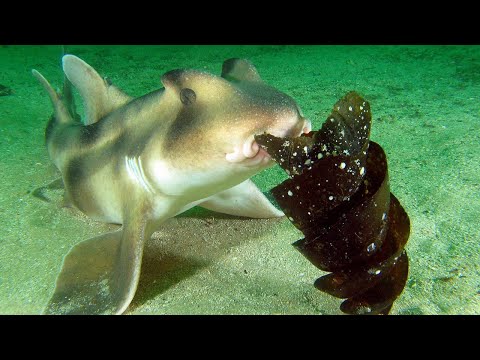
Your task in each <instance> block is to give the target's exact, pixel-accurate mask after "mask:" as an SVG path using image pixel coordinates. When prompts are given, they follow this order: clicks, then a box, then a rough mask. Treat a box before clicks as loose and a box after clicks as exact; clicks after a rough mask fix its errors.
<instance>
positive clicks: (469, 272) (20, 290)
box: [0, 46, 480, 314]
mask: <svg viewBox="0 0 480 360" xmlns="http://www.w3.org/2000/svg"><path fill="white" fill-rule="evenodd" d="M68 51H69V52H70V53H73V54H75V55H77V56H79V57H80V58H82V59H84V60H85V61H86V62H88V63H89V64H91V65H92V66H93V67H94V68H95V69H96V70H97V71H98V72H99V73H100V74H101V75H102V76H108V77H109V78H110V79H111V80H112V82H113V83H114V84H116V85H117V86H118V87H120V88H121V89H123V90H124V91H125V92H127V93H128V94H130V95H132V96H140V95H143V94H145V93H147V92H150V91H152V90H155V89H157V88H159V87H161V84H160V76H161V75H162V74H163V73H165V72H166V71H169V70H172V69H175V68H195V69H201V70H206V71H209V72H212V73H216V74H219V73H220V71H221V66H222V63H223V60H225V59H227V58H231V57H240V58H247V59H249V60H250V61H252V62H253V63H254V64H255V66H256V67H257V69H258V71H259V73H260V75H261V77H262V78H263V79H264V81H265V82H267V83H268V84H270V85H272V86H274V87H276V88H278V89H280V90H282V91H284V92H285V93H287V94H289V95H290V96H292V97H293V98H294V99H295V100H296V101H297V103H298V104H299V106H300V108H301V109H302V110H303V113H304V114H305V116H306V117H308V118H310V119H311V120H312V123H313V128H314V129H318V128H319V127H320V125H321V124H322V122H323V121H324V120H325V118H326V116H328V114H329V112H330V110H331V108H332V106H333V104H334V103H335V102H336V101H337V100H338V99H339V98H341V97H342V96H343V95H344V94H345V93H347V92H348V91H350V90H355V91H357V92H358V93H360V94H362V95H363V96H364V97H365V98H366V99H367V100H368V101H369V102H370V106H371V109H372V114H373V125H372V126H373V127H372V133H371V139H372V140H373V141H375V142H377V143H380V144H381V145H382V146H383V148H384V149H385V152H386V153H387V156H388V161H389V173H390V186H391V191H392V192H393V193H394V194H395V195H396V196H397V197H398V198H399V200H400V201H401V203H402V204H403V206H404V207H405V209H406V211H407V212H408V214H409V216H410V219H411V222H412V232H411V236H410V239H409V241H408V243H407V246H406V249H407V251H408V255H409V259H410V272H409V278H408V281H407V285H406V287H405V289H404V291H403V293H402V294H401V295H400V297H399V298H398V300H397V301H396V302H395V303H394V306H393V309H392V312H391V313H392V314H480V245H479V241H480V232H479V229H478V223H479V222H480V151H479V150H480V146H479V140H480V46H70V47H69V48H68ZM60 56H61V49H60V47H59V46H2V47H0V69H1V72H0V85H3V86H6V87H8V88H10V89H12V91H13V92H12V93H11V94H6V95H5V96H0V132H1V137H0V139H1V140H0V153H1V154H2V156H1V158H0V164H1V165H0V172H1V177H0V199H1V201H0V203H1V206H0V224H1V225H0V227H1V237H0V314H40V313H41V312H42V310H43V308H44V307H45V305H46V303H47V302H48V300H49V298H50V296H51V295H52V293H53V289H54V286H55V279H56V276H57V275H58V273H59V271H60V268H61V264H62V259H63V257H64V256H65V255H66V254H67V252H68V250H69V249H70V248H71V247H72V246H73V245H74V244H76V243H78V242H79V241H81V240H85V239H88V238H90V237H93V236H96V235H99V234H101V233H103V232H105V231H107V230H110V229H112V228H113V226H112V225H108V224H101V223H97V222H95V221H93V220H91V219H89V218H87V217H86V216H84V215H82V214H81V213H80V212H78V211H76V210H74V209H68V208H62V207H60V206H59V204H58V203H59V201H57V202H53V203H46V202H43V201H41V200H40V199H38V198H36V197H33V196H32V195H31V191H32V190H34V189H35V188H37V187H39V186H42V185H45V184H47V183H48V182H50V181H52V180H54V179H55V178H57V177H58V176H59V174H58V173H57V171H56V170H55V168H54V167H53V165H52V164H51V162H50V160H49V158H48V154H47V152H46V149H45V146H44V138H43V136H44V129H45V125H46V122H47V120H48V117H49V116H50V114H51V111H52V110H51V105H50V103H49V100H48V98H47V96H46V94H45V93H44V90H43V89H42V88H41V86H40V85H39V84H38V83H37V81H36V80H35V79H34V78H33V77H32V76H31V72H30V71H31V69H32V68H35V69H37V70H39V71H40V72H41V73H42V74H43V75H45V77H46V78H47V79H49V80H50V81H51V82H52V84H54V85H57V86H60V85H61V83H62V73H61V70H60ZM0 94H1V92H0ZM283 179H285V175H284V173H283V171H282V170H280V169H279V168H278V167H274V168H271V169H268V170H266V171H264V172H262V173H260V174H258V175H256V176H255V177H254V178H253V180H254V182H256V183H257V185H258V186H259V187H260V188H261V190H262V191H266V190H269V189H270V188H272V187H274V186H275V185H277V184H278V183H279V182H280V181H281V180H283ZM50 195H51V196H53V197H54V198H56V199H58V200H59V199H60V198H61V193H56V192H52V194H50ZM299 238H301V234H300V233H299V232H298V231H297V230H296V229H295V228H293V226H292V225H291V224H290V223H289V222H288V220H286V219H275V220H241V219H232V218H222V217H217V216H216V214H213V213H211V214H207V215H205V214H203V215H200V216H196V213H195V212H190V213H188V214H186V215H184V216H179V217H177V218H175V219H171V220H169V221H168V222H167V224H165V226H164V227H162V228H160V229H159V231H158V232H157V233H155V234H154V237H153V238H152V240H151V241H150V242H149V244H147V247H146V249H145V259H144V266H143V269H142V275H141V280H140V284H139V288H138V291H137V294H136V296H135V298H134V300H133V302H132V304H131V306H130V308H129V310H128V311H127V313H133V314H144V313H148V314H151V313H155V314H341V312H340V310H339V309H338V306H339V304H340V302H341V301H340V300H338V299H335V298H332V297H331V296H329V295H327V294H323V293H320V292H319V291H317V290H316V289H315V288H314V287H313V285H312V284H313V282H314V281H315V279H316V278H317V277H319V276H321V275H323V274H324V273H322V272H321V271H320V270H318V269H316V268H315V267H314V266H313V265H311V264H310V263H309V262H308V261H307V260H306V259H305V258H303V257H302V255H301V254H299V253H298V252H297V251H296V250H295V249H294V248H293V247H292V246H291V245H290V244H291V243H292V242H293V241H295V240H298V239H299Z"/></svg>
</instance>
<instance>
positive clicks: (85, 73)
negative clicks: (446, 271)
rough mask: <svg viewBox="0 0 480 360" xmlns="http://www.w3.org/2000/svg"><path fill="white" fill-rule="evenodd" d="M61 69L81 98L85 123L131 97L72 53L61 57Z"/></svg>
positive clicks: (91, 122)
mask: <svg viewBox="0 0 480 360" xmlns="http://www.w3.org/2000/svg"><path fill="white" fill-rule="evenodd" d="M62 63H63V71H64V72H65V75H66V76H67V78H68V80H70V82H71V83H72V84H73V86H75V87H76V88H77V90H78V92H79V93H80V96H81V97H82V99H83V105H84V108H85V120H84V123H85V125H90V124H93V123H95V122H97V121H98V120H100V119H101V118H103V117H104V116H105V115H107V114H109V113H110V112H112V111H114V110H115V109H117V108H119V107H121V106H122V105H125V104H126V103H127V102H129V101H130V100H131V99H132V98H131V97H130V96H128V95H127V94H125V93H124V92H122V91H121V90H120V89H118V88H117V87H116V86H114V85H112V84H111V83H110V82H109V81H108V80H106V79H103V78H102V77H101V76H100V75H99V74H98V73H97V72H96V71H95V69H93V68H92V67H91V66H90V65H88V64H87V63H86V62H85V61H83V60H82V59H80V58H78V57H76V56H74V55H65V56H63V58H62Z"/></svg>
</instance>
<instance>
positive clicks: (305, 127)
mask: <svg viewBox="0 0 480 360" xmlns="http://www.w3.org/2000/svg"><path fill="white" fill-rule="evenodd" d="M310 131H312V122H311V121H310V120H308V119H305V122H304V125H303V130H302V132H303V133H304V134H308V133H309V132H310Z"/></svg>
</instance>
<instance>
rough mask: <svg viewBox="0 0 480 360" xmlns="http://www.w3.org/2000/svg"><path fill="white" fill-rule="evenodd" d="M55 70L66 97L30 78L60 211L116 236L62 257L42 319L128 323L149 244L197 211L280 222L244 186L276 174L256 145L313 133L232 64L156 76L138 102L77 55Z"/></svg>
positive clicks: (290, 106) (248, 70)
mask: <svg viewBox="0 0 480 360" xmlns="http://www.w3.org/2000/svg"><path fill="white" fill-rule="evenodd" d="M62 68H63V73H64V85H63V90H62V91H59V90H55V89H54V88H53V87H52V85H51V84H50V83H49V82H48V80H46V79H45V77H44V76H43V75H42V74H40V72H38V71H37V70H35V69H33V70H32V74H33V76H34V77H35V78H36V79H38V81H39V82H40V84H41V85H42V86H43V88H44V89H45V90H46V92H47V93H48V95H49V98H50V100H51V103H52V105H53V109H54V111H53V115H52V116H51V117H50V120H49V121H48V125H47V127H46V130H45V142H46V147H47V150H48V154H49V157H50V159H51V160H52V162H53V163H54V165H55V166H56V168H57V169H58V170H59V171H60V173H61V179H59V180H60V181H61V182H62V183H63V187H64V190H65V194H64V200H65V201H66V202H67V203H68V204H71V205H73V206H75V207H76V208H78V209H79V210H80V211H81V212H83V213H84V214H86V215H87V216H89V217H91V218H93V219H95V220H98V221H103V222H108V223H114V224H120V225H121V226H120V227H119V229H118V230H115V231H112V232H108V233H105V234H102V235H100V236H97V237H94V238H91V239H87V240H84V241H81V242H79V243H77V244H76V245H75V246H74V247H73V248H72V249H71V250H70V251H69V252H68V253H67V255H66V256H65V258H64V260H63V264H62V268H61V270H60V273H59V275H58V277H57V280H56V285H55V290H54V292H53V295H52V297H51V298H50V300H49V302H48V304H47V305H46V307H45V309H44V312H43V313H44V314H122V313H124V312H125V311H126V309H127V308H128V306H129V304H130V302H131V301H132V299H133V297H134V295H135V292H136V289H137V286H138V281H139V276H140V271H141V263H142V256H143V250H144V246H145V242H146V241H148V239H149V238H150V237H151V235H152V234H153V232H155V231H156V230H158V229H159V227H160V226H161V225H162V223H163V222H164V221H165V220H167V219H168V218H171V217H174V216H176V215H177V214H180V213H182V212H184V211H186V210H188V209H190V208H192V207H194V206H201V207H203V208H206V209H209V210H213V211H216V212H220V213H225V214H229V215H234V216H241V217H250V218H273V217H281V216H284V213H283V212H282V211H280V210H279V209H277V208H276V207H275V206H274V205H273V204H272V203H271V202H270V201H269V200H268V198H267V197H266V196H265V195H264V194H263V193H262V192H261V191H260V189H259V188H258V187H257V186H256V185H255V184H254V182H253V181H252V180H251V179H250V178H251V177H252V176H253V175H255V174H257V173H258V172H260V171H262V170H264V169H266V168H268V167H270V166H273V165H274V161H273V160H272V158H271V156H270V155H268V153H267V152H266V151H265V150H263V149H262V148H261V147H260V146H259V145H258V144H257V142H256V141H255V138H254V136H255V135H258V134H263V133H265V132H268V133H269V134H272V135H274V136H277V137H285V136H291V137H297V136H300V135H301V134H303V133H308V132H310V131H311V122H310V121H309V120H308V119H307V118H305V117H304V116H303V114H302V112H301V110H300V108H299V106H298V104H297V103H296V102H295V100H294V99H293V98H292V97H290V96H288V95H287V94H285V93H283V92H282V91H280V90H277V89H276V88H274V87H272V86H270V85H267V84H266V83H265V82H264V81H263V80H262V79H261V78H260V75H259V73H258V71H257V69H256V68H255V66H254V65H253V64H252V63H251V62H250V61H248V60H245V59H239V58H232V59H228V60H226V61H225V62H224V63H223V66H222V71H221V75H220V76H218V75H214V74H211V73H209V72H206V71H200V70H195V69H175V70H171V71H168V72H166V73H165V74H163V75H162V76H161V83H162V85H163V86H162V87H160V88H159V89H157V90H154V91H152V92H149V93H147V94H146V95H143V96H140V97H136V98H133V97H131V96H129V95H128V94H127V93H125V92H124V91H122V90H120V89H119V88H118V87H117V86H115V85H114V84H112V82H111V81H110V80H109V79H108V78H106V77H105V78H104V77H102V76H100V75H99V73H98V72H97V71H96V70H95V69H94V68H92V67H91V66H90V65H89V64H87V63H86V62H85V61H83V60H82V59H80V58H79V57H77V56H75V55H72V54H66V55H63V57H62ZM73 89H76V91H77V92H78V94H79V96H80V97H81V99H82V101H83V109H84V116H83V119H81V118H80V116H79V115H78V114H77V112H76V109H75V103H74V96H73ZM179 241H181V239H179Z"/></svg>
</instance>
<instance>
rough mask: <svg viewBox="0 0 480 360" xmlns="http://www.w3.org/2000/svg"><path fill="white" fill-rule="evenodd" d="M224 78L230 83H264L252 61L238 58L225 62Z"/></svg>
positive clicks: (223, 67)
mask: <svg viewBox="0 0 480 360" xmlns="http://www.w3.org/2000/svg"><path fill="white" fill-rule="evenodd" d="M222 77H223V78H224V79H226V80H228V81H262V79H261V78H260V75H259V74H258V72H257V69H256V68H255V66H254V65H253V64H252V63H251V62H250V61H248V60H245V59H238V58H232V59H228V60H225V61H224V62H223V66H222Z"/></svg>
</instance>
